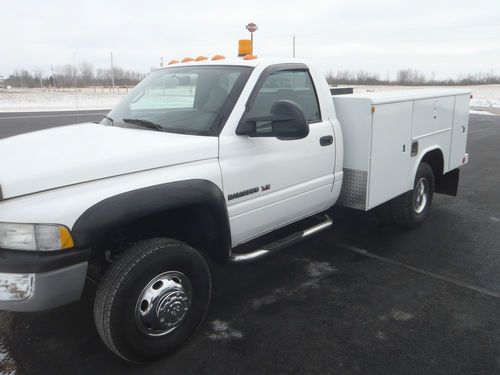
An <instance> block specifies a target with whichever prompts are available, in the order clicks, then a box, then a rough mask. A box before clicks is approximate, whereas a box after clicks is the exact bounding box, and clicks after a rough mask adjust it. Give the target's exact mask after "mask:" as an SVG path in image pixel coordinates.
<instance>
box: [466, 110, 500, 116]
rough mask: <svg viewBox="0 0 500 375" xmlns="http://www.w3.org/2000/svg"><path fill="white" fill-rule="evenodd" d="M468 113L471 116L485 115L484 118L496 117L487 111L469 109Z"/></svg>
mask: <svg viewBox="0 0 500 375" xmlns="http://www.w3.org/2000/svg"><path fill="white" fill-rule="evenodd" d="M469 113H470V114H471V115H485V116H498V115H496V114H495V113H491V112H488V111H477V110H475V109H471V110H469Z"/></svg>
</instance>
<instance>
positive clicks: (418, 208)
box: [413, 178, 429, 214]
mask: <svg viewBox="0 0 500 375" xmlns="http://www.w3.org/2000/svg"><path fill="white" fill-rule="evenodd" d="M428 196H429V184H428V182H427V180H426V179H425V178H421V179H420V180H419V181H418V182H417V184H416V185H415V190H414V192H413V208H414V210H415V212H416V213H417V214H420V213H422V211H424V209H425V206H426V205H427V200H428Z"/></svg>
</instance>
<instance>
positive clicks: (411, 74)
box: [326, 69, 500, 86]
mask: <svg viewBox="0 0 500 375" xmlns="http://www.w3.org/2000/svg"><path fill="white" fill-rule="evenodd" d="M326 79H327V81H328V83H329V84H331V85H401V86H467V85H486V84H500V75H497V74H495V73H493V72H490V73H475V74H467V75H464V76H460V77H457V78H448V79H436V78H435V77H434V74H432V75H431V76H430V77H429V76H427V75H425V74H424V73H421V72H419V71H418V70H415V69H403V70H399V71H398V72H397V74H396V79H393V80H391V79H390V78H388V77H386V78H381V77H380V75H379V74H374V73H370V72H367V71H364V70H358V71H352V70H339V71H337V72H335V73H333V72H329V73H328V74H327V76H326Z"/></svg>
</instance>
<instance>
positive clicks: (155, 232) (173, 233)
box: [91, 204, 228, 277]
mask: <svg viewBox="0 0 500 375" xmlns="http://www.w3.org/2000/svg"><path fill="white" fill-rule="evenodd" d="M217 224H218V222H217V220H216V218H215V217H214V216H213V213H212V212H211V211H210V208H209V207H207V206H204V205H201V204H198V205H190V206H185V207H180V208H175V209H171V210H168V211H166V212H161V213H157V214H153V215H149V216H146V217H141V218H139V219H136V220H132V221H130V222H129V223H127V224H125V225H122V226H120V227H117V228H112V229H110V230H109V231H108V232H106V233H104V234H103V235H102V236H101V237H100V238H99V239H95V240H94V242H93V243H92V245H91V246H92V257H91V264H93V266H94V268H95V269H94V273H95V276H96V277H98V276H99V275H98V274H100V275H102V274H103V273H104V271H105V269H106V268H107V266H108V265H109V260H110V259H112V258H113V257H117V256H120V255H121V253H123V252H124V251H126V250H127V249H128V248H129V247H130V246H131V245H132V244H134V243H136V242H138V241H141V240H145V239H149V238H155V237H166V238H172V239H176V240H179V241H182V242H184V243H186V244H188V245H189V246H191V247H193V248H195V249H197V250H199V251H201V252H202V253H204V254H205V255H207V256H208V257H209V258H210V259H212V260H214V261H215V262H217V263H223V262H225V261H226V260H227V257H228V249H225V248H221V247H220V245H221V244H220V243H219V242H218V239H220V237H221V236H222V235H223V234H222V233H221V230H223V229H222V228H218V225H217Z"/></svg>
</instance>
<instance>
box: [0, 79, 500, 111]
mask: <svg viewBox="0 0 500 375" xmlns="http://www.w3.org/2000/svg"><path fill="white" fill-rule="evenodd" d="M419 88H424V87H407V86H355V92H379V91H390V90H408V89H411V90H413V89H419ZM425 88H431V87H428V86H427V87H425ZM433 88H443V87H433ZM452 88H469V89H471V90H472V95H473V99H472V101H471V106H472V107H482V109H487V108H491V109H495V111H496V112H498V109H500V85H481V86H463V87H455V86H454V87H452ZM127 91H128V90H127V89H123V88H122V89H120V91H119V92H118V91H116V90H115V92H111V91H110V89H101V88H96V89H94V88H86V89H80V90H79V91H78V92H75V91H64V92H63V91H42V90H40V89H12V90H10V91H6V90H2V89H0V112H38V111H73V110H86V109H109V108H112V107H113V106H114V105H115V104H116V103H117V102H118V101H119V100H120V98H122V97H123V96H124V95H126V93H127Z"/></svg>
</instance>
